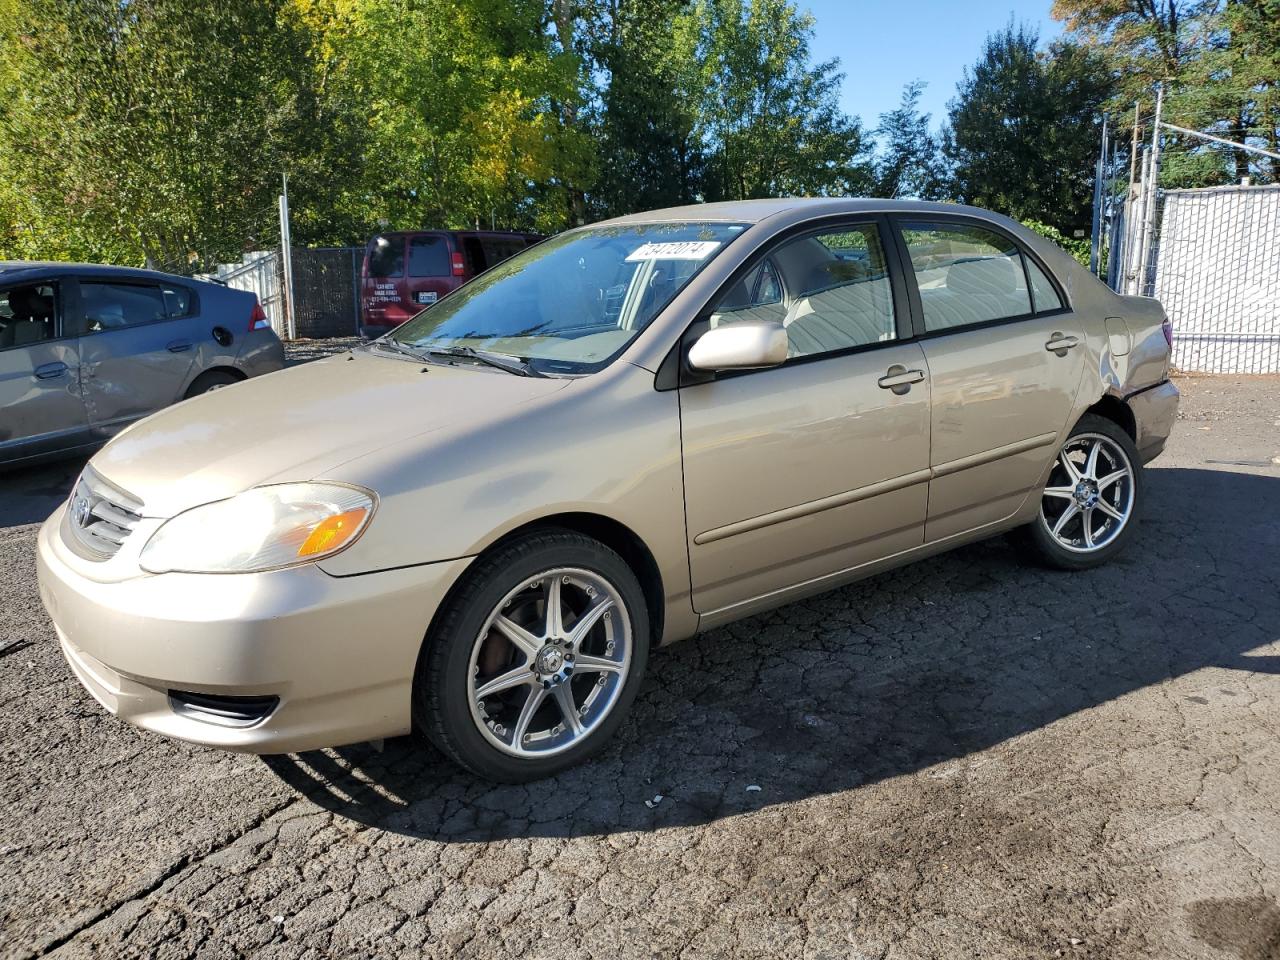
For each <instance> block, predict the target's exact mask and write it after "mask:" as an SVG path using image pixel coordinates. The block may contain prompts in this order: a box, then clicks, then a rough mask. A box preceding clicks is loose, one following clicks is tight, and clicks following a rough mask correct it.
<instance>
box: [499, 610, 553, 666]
mask: <svg viewBox="0 0 1280 960" xmlns="http://www.w3.org/2000/svg"><path fill="white" fill-rule="evenodd" d="M493 627H494V629H495V630H497V631H498V632H499V633H500V634H502V635H503V636H504V637H506V638H507V639H508V640H510V641H511V643H512V644H513V645H514V646H515V648H516V649H517V650H519V651H520V652H521V653H523V654H524V655H525V656H526V657H528V659H529V662H530V663H532V662H533V658H534V657H536V656H537V655H538V650H540V649H541V648H542V644H541V642H540V641H539V640H538V638H537V637H535V636H534V635H533V634H532V633H530V632H529V631H528V630H526V629H525V628H524V627H522V626H520V625H519V624H517V623H515V622H514V621H513V620H512V619H511V618H510V617H508V616H506V615H505V614H501V613H500V614H498V615H497V616H496V617H494V618H493Z"/></svg>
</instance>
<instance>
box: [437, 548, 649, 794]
mask: <svg viewBox="0 0 1280 960" xmlns="http://www.w3.org/2000/svg"><path fill="white" fill-rule="evenodd" d="M648 653H649V618H648V613H647V608H646V605H645V597H644V592H643V591H642V590H641V588H640V584H639V581H638V580H637V579H636V576H635V573H634V572H633V571H632V570H631V568H630V567H629V566H627V564H626V562H625V561H624V560H623V559H622V558H621V557H620V556H618V555H617V554H616V553H614V551H612V550H610V549H609V548H608V547H606V546H604V545H603V544H601V543H599V542H598V541H595V540H592V539H591V538H589V537H585V536H582V535H580V534H576V533H571V532H568V531H547V532H542V533H535V534H532V535H530V536H527V537H522V538H521V539H519V540H516V541H513V542H512V543H510V544H508V545H506V546H503V547H501V548H499V549H498V550H497V551H495V552H494V553H492V554H490V555H488V556H484V557H481V558H480V559H479V560H477V561H476V563H475V564H474V565H473V567H472V568H471V569H470V570H469V571H468V572H467V574H466V576H465V578H464V580H463V581H462V583H461V584H460V585H459V587H458V588H457V589H456V590H455V591H454V592H453V594H452V595H451V596H450V597H449V599H448V600H447V601H446V603H445V606H444V607H443V608H442V610H441V613H440V616H439V617H438V618H437V621H436V623H435V624H434V625H433V627H432V629H431V632H430V635H429V636H428V637H427V641H426V644H425V646H424V648H423V652H422V655H421V657H420V658H419V663H418V670H417V675H416V676H415V678H414V719H415V722H416V724H417V726H418V727H419V729H421V730H422V732H424V733H425V734H426V735H427V737H428V738H429V739H430V740H431V741H432V743H434V744H435V745H436V746H437V747H438V748H439V749H440V750H441V751H442V752H444V753H445V754H446V755H447V756H448V757H450V758H451V759H452V760H454V761H455V762H456V763H458V764H459V765H461V766H463V767H465V768H466V769H468V770H470V771H471V772H473V773H475V774H478V775H479V776H481V777H485V778H486V779H489V780H497V781H501V782H506V783H520V782H525V781H529V780H536V779H540V778H542V777H547V776H551V775H552V774H554V773H557V772H559V771H560V770H563V769H565V768H566V767H570V766H573V765H574V764H577V763H581V762H582V761H583V760H585V759H587V758H588V757H590V756H591V755H593V754H594V753H596V752H597V751H598V750H600V749H601V748H602V747H603V746H604V745H605V744H606V743H607V742H608V740H609V739H610V737H611V736H612V735H613V733H614V732H615V731H616V730H617V728H618V726H619V724H621V723H622V720H623V718H624V716H625V715H626V713H627V711H628V709H630V707H631V703H632V701H634V700H635V696H636V692H637V691H638V689H639V687H640V682H641V680H642V678H643V676H644V669H645V664H646V662H647V660H648Z"/></svg>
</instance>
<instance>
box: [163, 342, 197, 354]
mask: <svg viewBox="0 0 1280 960" xmlns="http://www.w3.org/2000/svg"><path fill="white" fill-rule="evenodd" d="M164 348H165V349H166V350H168V351H169V352H170V353H182V351H184V350H190V349H191V341H190V340H170V341H169V342H168V343H166V344H165V345H164Z"/></svg>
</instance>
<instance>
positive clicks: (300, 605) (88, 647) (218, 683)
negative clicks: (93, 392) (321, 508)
mask: <svg viewBox="0 0 1280 960" xmlns="http://www.w3.org/2000/svg"><path fill="white" fill-rule="evenodd" d="M65 509H66V507H65V506H63V507H61V508H59V510H58V511H57V512H56V513H54V515H53V516H52V517H50V518H49V520H48V521H46V523H45V525H44V527H43V528H42V529H41V531H40V536H39V540H38V545H37V573H38V576H39V582H40V596H41V599H42V600H43V601H44V605H45V608H46V609H47V610H48V612H49V616H50V617H51V618H52V619H53V622H54V626H55V628H56V629H57V633H58V639H59V641H60V642H61V644H62V650H63V653H64V654H65V655H66V658H67V661H68V663H69V664H70V665H71V668H72V670H73V671H74V672H75V674H76V676H77V677H78V678H79V680H80V682H81V683H82V684H84V686H85V688H86V689H88V691H89V692H90V693H91V694H93V696H94V697H95V698H96V699H97V700H98V701H99V702H100V703H101V704H102V705H103V706H104V707H106V708H107V710H109V711H110V712H111V713H114V714H116V715H117V716H119V717H120V718H121V719H123V720H127V721H128V722H130V723H132V724H134V725H136V726H139V727H142V728H143V729H146V730H152V731H154V732H156V733H161V734H164V735H165V736H169V737H175V738H177V739H180V740H187V741H190V742H192V743H199V744H204V745H207V746H214V747H222V748H224V749H230V750H241V751H246V752H251V753H291V752H295V751H299V750H311V749H316V748H319V747H325V746H337V745H339V744H343V743H353V742H357V741H361V740H371V739H377V738H380V737H389V736H397V735H400V734H404V733H408V732H409V730H410V728H411V726H412V720H411V689H412V684H413V674H414V668H415V666H416V664H417V658H418V651H419V650H420V648H421V646H422V640H423V636H424V635H425V633H426V630H427V626H428V624H429V623H430V622H431V617H432V615H433V614H434V612H435V610H436V607H437V606H438V605H439V604H440V602H441V601H442V600H443V598H444V595H445V592H446V591H447V590H448V589H449V587H450V585H452V583H453V582H454V580H455V579H456V578H457V576H458V574H460V573H461V572H462V570H463V569H465V567H466V565H467V563H468V562H469V561H468V560H466V559H463V560H454V561H447V562H443V563H435V564H427V565H424V566H418V567H410V568H406V569H402V570H391V571H384V572H381V573H370V574H363V575H360V576H351V577H333V576H330V575H328V574H326V573H324V572H323V571H321V570H320V569H319V568H318V567H316V566H314V565H308V566H302V567H294V568H292V569H288V570H278V571H273V572H269V573H259V574H222V575H210V574H177V573H167V574H163V575H159V576H153V575H148V574H139V575H137V576H130V577H127V578H124V579H119V578H117V579H114V580H111V581H109V582H107V581H103V580H100V579H94V577H95V576H102V575H103V571H104V570H105V567H106V565H104V564H94V563H93V562H92V561H88V560H84V559H82V558H81V557H79V556H77V555H76V554H74V553H72V552H71V551H70V550H69V549H68V548H67V547H66V546H65V545H64V544H63V542H62V538H61V535H60V533H59V527H60V525H61V523H62V516H63V513H64V511H65ZM113 566H114V564H113ZM173 690H177V691H184V692H191V693H197V694H212V695H215V696H230V697H278V698H279V704H278V705H277V706H276V707H275V708H274V709H273V710H272V711H271V712H270V714H269V715H267V716H266V717H265V718H263V719H262V720H260V721H257V722H255V723H253V724H251V725H248V726H245V725H239V726H237V725H228V724H222V723H216V722H213V721H211V720H210V719H201V718H200V717H199V716H198V715H196V714H193V713H192V712H191V711H189V710H185V709H182V705H181V704H180V703H178V704H175V702H174V701H173V700H171V698H170V691H173ZM175 706H177V707H178V709H175Z"/></svg>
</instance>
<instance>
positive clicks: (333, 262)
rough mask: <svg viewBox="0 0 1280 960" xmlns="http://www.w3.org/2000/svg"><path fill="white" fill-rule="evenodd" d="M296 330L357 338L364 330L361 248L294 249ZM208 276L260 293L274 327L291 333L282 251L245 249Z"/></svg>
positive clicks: (300, 333)
mask: <svg viewBox="0 0 1280 960" xmlns="http://www.w3.org/2000/svg"><path fill="white" fill-rule="evenodd" d="M292 252H293V296H294V301H295V303H294V312H293V320H294V329H293V336H295V337H297V338H298V339H319V338H324V337H354V336H357V335H358V334H359V332H360V266H361V262H362V260H363V257H364V249H363V248H361V247H314V248H308V247H294V248H293V251H292ZM205 276H207V277H210V278H211V279H214V280H217V281H220V282H222V283H225V284H226V285H227V286H229V287H234V288H235V289H237V290H248V291H250V292H252V293H256V294H257V295H258V300H259V301H260V302H261V303H262V309H263V310H264V311H265V312H266V314H267V319H268V320H269V321H270V322H271V327H272V329H273V330H275V332H276V333H277V334H279V335H280V337H282V338H285V337H288V336H289V335H290V332H289V323H288V313H287V309H286V298H287V294H286V291H287V289H288V286H287V284H286V283H285V278H284V266H283V257H282V256H281V254H280V251H279V250H260V251H256V252H254V253H246V254H245V255H244V259H243V261H242V262H241V263H231V264H222V265H220V266H219V267H218V269H217V271H216V272H215V273H212V274H206V275H205Z"/></svg>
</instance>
